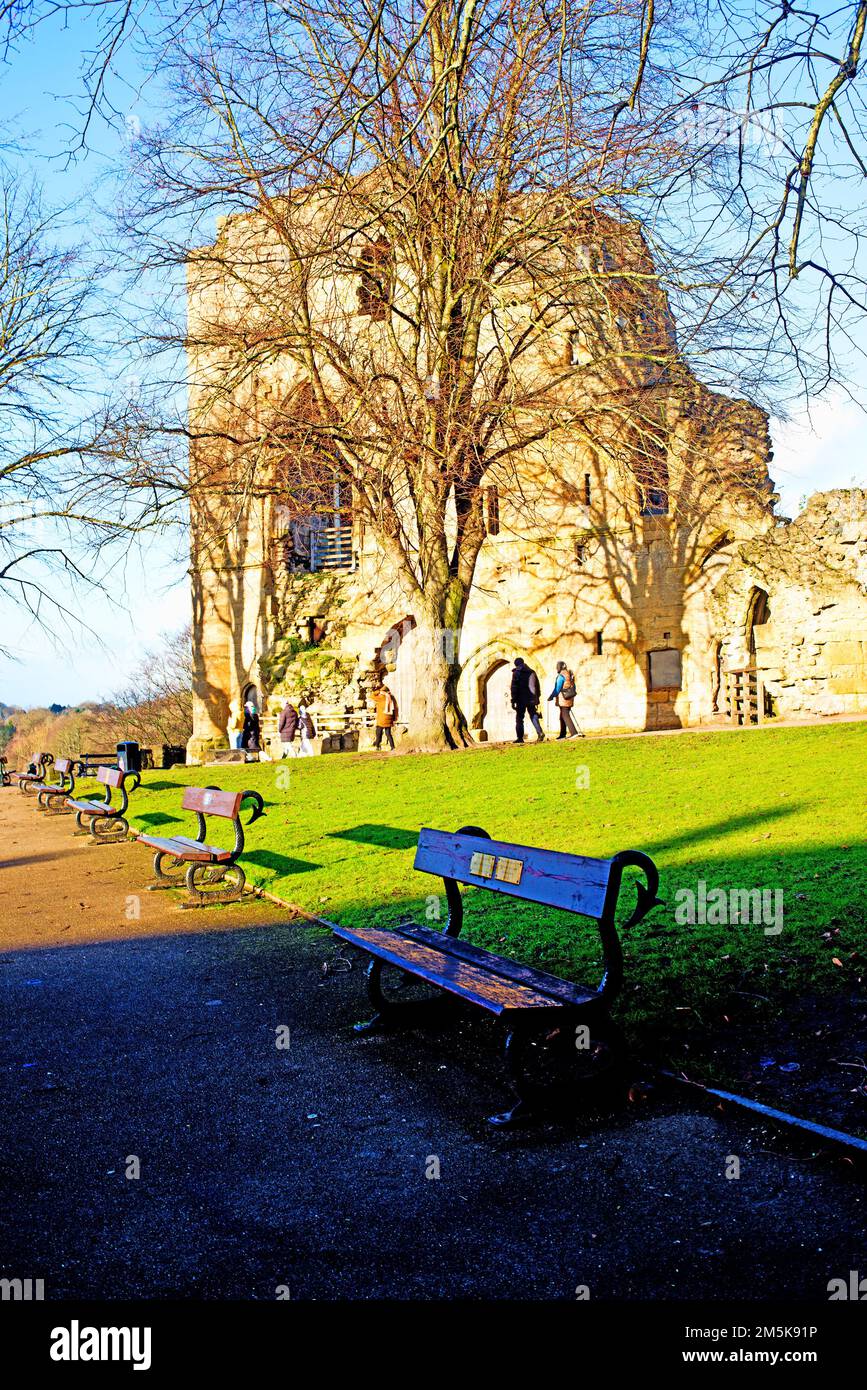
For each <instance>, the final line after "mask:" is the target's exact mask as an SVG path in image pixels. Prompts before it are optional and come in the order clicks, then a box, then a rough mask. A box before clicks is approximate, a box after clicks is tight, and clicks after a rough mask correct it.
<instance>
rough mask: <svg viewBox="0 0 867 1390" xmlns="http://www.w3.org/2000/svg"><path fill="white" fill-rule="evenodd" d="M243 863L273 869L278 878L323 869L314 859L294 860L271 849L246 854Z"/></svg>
mask: <svg viewBox="0 0 867 1390" xmlns="http://www.w3.org/2000/svg"><path fill="white" fill-rule="evenodd" d="M241 863H242V864H257V865H258V866H259V868H260V869H271V870H272V871H273V873H274V875H275V877H278V878H280V877H282V876H283V874H304V873H308V872H310V871H311V870H313V869H321V868H322V865H321V864H317V863H314V861H313V860H312V859H292V858H291V857H290V856H289V855H287V854H276V853H275V852H274V850H270V849H255V850H253V851H252V852H251V853H250V854H244V855H242V857H241Z"/></svg>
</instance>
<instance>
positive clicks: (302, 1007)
mask: <svg viewBox="0 0 867 1390" xmlns="http://www.w3.org/2000/svg"><path fill="white" fill-rule="evenodd" d="M71 830H72V826H71V822H70V820H69V819H68V818H57V819H54V820H48V819H46V818H44V817H41V816H39V815H38V814H37V812H36V811H35V810H34V808H33V806H32V804H30V803H27V804H25V803H24V800H23V798H22V797H21V796H20V794H19V793H18V792H17V791H15V790H12V789H9V790H6V791H3V792H0V1106H2V1115H3V1124H2V1133H0V1192H2V1201H0V1276H5V1277H21V1278H28V1277H30V1278H42V1279H44V1280H45V1291H46V1297H47V1298H62V1297H64V1296H83V1297H95V1298H109V1299H110V1298H140V1297H141V1298H143V1297H151V1298H154V1297H156V1298H171V1297H182V1298H214V1299H220V1298H243V1299H266V1300H270V1299H273V1298H275V1297H276V1291H277V1289H278V1288H280V1287H281V1286H285V1287H288V1289H289V1291H290V1294H291V1297H292V1298H294V1299H309V1298H317V1299H346V1298H380V1297H391V1298H399V1299H440V1298H536V1299H570V1300H571V1299H574V1298H575V1296H576V1289H577V1288H578V1287H579V1286H582V1285H586V1286H587V1287H588V1288H589V1291H590V1296H591V1298H597V1299H598V1298H608V1299H610V1298H615V1299H622V1298H636V1297H645V1298H649V1297H656V1298H666V1299H669V1298H671V1299H683V1298H709V1299H714V1298H749V1299H764V1298H774V1297H782V1298H796V1299H810V1300H818V1301H824V1300H825V1299H826V1298H827V1292H826V1289H827V1283H828V1281H829V1279H832V1278H840V1277H843V1278H846V1277H848V1272H849V1271H850V1270H852V1269H855V1270H861V1271H862V1272H863V1271H867V1236H865V1234H864V1214H865V1201H864V1188H863V1184H862V1182H861V1181H859V1180H858V1179H857V1178H856V1177H854V1176H853V1175H852V1174H851V1173H849V1172H848V1170H846V1169H845V1168H844V1167H841V1166H840V1165H832V1164H831V1163H829V1162H827V1161H826V1160H824V1159H821V1158H819V1159H814V1158H811V1157H810V1156H809V1155H808V1154H805V1153H804V1152H803V1151H802V1152H800V1153H796V1152H795V1151H788V1150H787V1149H786V1146H785V1144H784V1142H783V1141H782V1140H781V1139H780V1137H779V1136H778V1135H776V1134H775V1133H774V1132H772V1131H769V1130H767V1129H765V1128H764V1127H762V1126H760V1125H752V1124H749V1123H744V1122H743V1121H741V1120H740V1119H735V1118H733V1117H729V1116H723V1115H720V1114H717V1113H713V1112H702V1111H689V1110H683V1109H674V1108H668V1109H666V1108H665V1107H664V1106H662V1105H661V1104H660V1103H658V1102H653V1103H652V1104H651V1105H650V1106H644V1107H642V1108H641V1109H637V1108H632V1107H630V1109H629V1110H623V1111H621V1112H620V1113H618V1114H615V1115H613V1116H608V1117H607V1118H602V1119H597V1120H596V1121H593V1122H592V1123H591V1122H590V1121H589V1120H585V1121H584V1122H583V1123H581V1124H579V1125H576V1126H572V1127H566V1126H548V1127H543V1128H541V1129H539V1130H534V1131H517V1132H513V1133H508V1134H502V1133H498V1132H496V1133H495V1132H491V1131H490V1130H489V1128H488V1127H487V1126H486V1125H485V1124H484V1123H483V1121H482V1120H481V1117H482V1116H483V1115H485V1114H486V1113H488V1112H490V1111H491V1110H494V1109H497V1108H501V1106H502V1103H503V1098H504V1091H503V1087H502V1083H501V1076H500V1067H499V1061H498V1056H497V1053H496V1051H495V1049H494V1044H493V1038H492V1032H491V1030H490V1028H488V1027H487V1026H484V1025H482V1024H479V1023H476V1022H470V1023H466V1024H462V1025H460V1026H452V1027H450V1028H449V1029H448V1030H446V1031H441V1032H437V1033H427V1034H425V1033H420V1032H412V1033H408V1034H406V1035H405V1036H403V1037H402V1038H400V1039H397V1038H395V1037H390V1038H389V1037H385V1038H378V1039H377V1038H370V1039H366V1040H364V1041H360V1040H357V1039H355V1038H354V1037H353V1036H352V1034H351V1024H352V1022H353V1021H354V1020H355V1019H357V1018H359V1017H364V1016H365V1013H366V1012H367V1010H366V1006H365V1002H364V993H363V975H362V970H361V968H360V966H359V964H358V962H357V961H356V962H353V963H350V962H348V961H347V960H345V959H344V958H343V955H342V952H339V951H338V949H337V947H336V946H335V945H334V944H333V943H332V941H331V939H330V937H329V936H328V935H327V933H325V932H323V931H322V930H320V929H316V928H311V927H310V926H306V925H302V924H300V923H298V922H295V921H292V920H291V919H290V918H289V915H288V914H287V913H286V912H283V911H281V910H280V909H279V908H276V907H273V906H271V905H270V904H265V903H262V902H261V901H251V902H250V903H249V904H244V905H241V906H239V907H236V908H231V909H224V910H219V909H210V910H209V911H207V912H181V911H180V910H179V909H178V908H177V906H176V905H175V902H176V901H177V900H175V901H174V902H173V901H170V900H169V899H168V897H167V895H166V894H162V893H158V894H147V893H141V888H142V886H143V884H144V883H145V882H146V881H147V877H148V867H149V866H148V855H147V852H146V851H145V850H144V849H143V848H142V847H141V846H137V845H134V844H129V845H126V844H125V845H120V846H116V847H113V848H109V847H105V846H103V847H95V846H91V845H90V844H88V843H86V842H83V841H81V840H76V839H73V837H72V833H71ZM139 909H140V915H138V916H137V915H136V913H137V911H138V910H139ZM325 964H327V965H328V966H329V967H333V968H329V969H328V970H323V965H325ZM350 965H351V968H350ZM282 1027H288V1029H289V1031H290V1047H289V1048H288V1049H285V1048H283V1049H281V1048H278V1047H277V1045H276V1039H277V1033H276V1031H275V1030H277V1029H280V1028H282ZM729 1156H736V1157H738V1158H739V1159H740V1173H741V1175H740V1177H739V1178H738V1179H728V1178H727V1177H726V1167H727V1163H728V1161H729ZM433 1160H436V1162H434V1161H433ZM136 1161H137V1162H136ZM437 1170H438V1171H439V1177H434V1176H428V1174H432V1173H435V1172H436V1171H437ZM135 1171H139V1173H140V1176H138V1177H134V1176H128V1175H127V1174H128V1173H129V1174H132V1173H134V1172H135Z"/></svg>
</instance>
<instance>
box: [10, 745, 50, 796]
mask: <svg viewBox="0 0 867 1390" xmlns="http://www.w3.org/2000/svg"><path fill="white" fill-rule="evenodd" d="M53 762H54V758H53V757H52V755H51V754H50V753H34V754H33V760H32V763H31V766H32V767H33V769H34V771H33V772H31V771H29V770H28V771H27V772H10V773H9V781H10V782H17V783H18V790H19V791H20V792H23V793H24V795H25V796H33V795H34V794H35V788H36V786H37V785H38V784H39V783H40V782H42V781H44V779H45V774H46V772H47V771H48V769H49V768H50V767H51V765H52V763H53Z"/></svg>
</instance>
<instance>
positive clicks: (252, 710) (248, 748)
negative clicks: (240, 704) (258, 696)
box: [241, 700, 261, 763]
mask: <svg viewBox="0 0 867 1390" xmlns="http://www.w3.org/2000/svg"><path fill="white" fill-rule="evenodd" d="M260 733H261V729H260V724H259V711H258V710H257V709H256V706H255V705H254V704H253V701H252V700H248V701H247V703H246V704H245V705H244V730H243V733H242V735H241V746H242V748H243V749H244V762H245V763H255V762H258V760H259V738H260ZM254 755H255V756H254Z"/></svg>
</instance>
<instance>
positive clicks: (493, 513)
mask: <svg viewBox="0 0 867 1390" xmlns="http://www.w3.org/2000/svg"><path fill="white" fill-rule="evenodd" d="M482 507H483V511H484V517H485V531H486V532H487V534H488V535H489V536H498V535H499V534H500V492H499V489H498V488H497V487H486V488H485V489H484V497H483V503H482Z"/></svg>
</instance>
